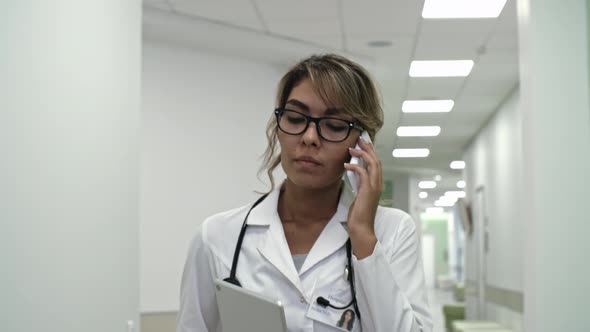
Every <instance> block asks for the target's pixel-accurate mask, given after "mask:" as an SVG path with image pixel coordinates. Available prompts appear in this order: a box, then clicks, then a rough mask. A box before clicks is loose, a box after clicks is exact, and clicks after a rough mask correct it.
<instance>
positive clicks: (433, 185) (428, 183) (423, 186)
mask: <svg viewBox="0 0 590 332" xmlns="http://www.w3.org/2000/svg"><path fill="white" fill-rule="evenodd" d="M418 187H419V188H420V189H433V188H436V182H434V181H420V182H418Z"/></svg>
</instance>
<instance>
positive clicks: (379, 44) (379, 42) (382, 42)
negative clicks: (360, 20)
mask: <svg viewBox="0 0 590 332" xmlns="http://www.w3.org/2000/svg"><path fill="white" fill-rule="evenodd" d="M367 45H369V47H389V46H391V45H393V43H392V42H390V41H389V40H372V41H370V42H368V43H367Z"/></svg>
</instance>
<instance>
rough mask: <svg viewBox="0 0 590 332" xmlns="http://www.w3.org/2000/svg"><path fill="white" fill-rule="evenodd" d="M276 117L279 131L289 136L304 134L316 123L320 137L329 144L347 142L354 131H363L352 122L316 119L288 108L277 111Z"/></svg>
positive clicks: (330, 118) (324, 118)
mask: <svg viewBox="0 0 590 332" xmlns="http://www.w3.org/2000/svg"><path fill="white" fill-rule="evenodd" d="M275 115H276V118H277V125H278V126H279V129H280V130H281V131H282V132H284V133H285V134H289V135H301V134H303V133H304V132H305V131H306V130H307V128H308V127H309V123H310V122H313V123H315V127H316V130H317V131H318V135H319V136H320V137H321V138H322V139H324V140H326V141H328V142H342V141H344V140H346V139H347V138H348V135H350V131H351V130H353V129H358V130H359V131H363V128H362V127H361V126H359V125H357V124H356V123H354V122H351V121H346V120H344V119H339V118H333V117H329V116H324V117H320V118H314V117H312V116H307V115H305V114H303V113H299V112H297V111H293V110H289V109H286V108H277V109H275Z"/></svg>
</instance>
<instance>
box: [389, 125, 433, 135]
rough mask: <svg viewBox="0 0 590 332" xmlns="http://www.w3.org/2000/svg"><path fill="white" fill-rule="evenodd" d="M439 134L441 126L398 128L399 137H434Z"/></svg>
mask: <svg viewBox="0 0 590 332" xmlns="http://www.w3.org/2000/svg"><path fill="white" fill-rule="evenodd" d="M439 134H440V127H439V126H409V127H405V126H401V127H398V128H397V136H399V137H425V136H429V137H432V136H438V135H439Z"/></svg>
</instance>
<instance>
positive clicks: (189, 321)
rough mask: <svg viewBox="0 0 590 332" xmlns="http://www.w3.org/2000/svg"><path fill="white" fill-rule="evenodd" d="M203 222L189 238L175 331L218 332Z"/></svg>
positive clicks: (211, 262)
mask: <svg viewBox="0 0 590 332" xmlns="http://www.w3.org/2000/svg"><path fill="white" fill-rule="evenodd" d="M205 234H206V223H204V224H203V225H202V226H201V229H200V230H199V232H198V233H197V235H196V236H195V238H194V239H193V241H192V243H191V247H190V250H189V253H188V256H187V259H186V263H185V266H184V272H183V274H182V281H181V286H180V310H179V311H178V316H177V318H176V332H203V331H209V332H216V331H221V326H220V319H219V311H218V310H217V300H216V298H215V283H214V281H213V273H212V271H215V269H214V265H213V264H214V263H213V262H214V261H213V256H212V253H211V250H210V249H209V246H207V244H206V241H205V238H206V237H205Z"/></svg>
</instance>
